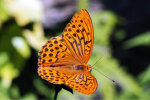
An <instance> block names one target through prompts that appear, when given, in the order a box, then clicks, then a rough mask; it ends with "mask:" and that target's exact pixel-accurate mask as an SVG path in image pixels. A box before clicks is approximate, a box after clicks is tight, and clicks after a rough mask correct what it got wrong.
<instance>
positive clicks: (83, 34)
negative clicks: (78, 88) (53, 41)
mask: <svg viewBox="0 0 150 100" xmlns="http://www.w3.org/2000/svg"><path fill="white" fill-rule="evenodd" d="M62 36H63V39H64V40H65V42H66V45H67V47H68V49H69V50H70V52H71V53H72V54H73V55H74V57H75V58H76V59H79V61H80V63H87V62H88V60H89V58H90V56H91V53H92V48H93V41H94V38H93V37H94V34H93V26H92V21H91V18H90V15H89V14H88V12H87V11H86V10H80V15H79V14H78V13H76V14H75V15H74V16H73V18H72V19H71V21H70V23H68V24H67V26H66V27H65V29H64V31H63V35H62Z"/></svg>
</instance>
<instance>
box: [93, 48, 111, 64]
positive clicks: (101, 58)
mask: <svg viewBox="0 0 150 100" xmlns="http://www.w3.org/2000/svg"><path fill="white" fill-rule="evenodd" d="M108 51H109V49H107V50H106V51H105V52H104V54H103V55H102V56H101V57H100V58H99V59H98V60H97V61H96V62H95V63H94V64H93V67H94V66H95V65H96V64H97V63H98V62H99V61H100V60H101V61H102V58H104V56H105V55H106V54H107V53H108Z"/></svg>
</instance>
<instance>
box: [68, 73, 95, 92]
mask: <svg viewBox="0 0 150 100" xmlns="http://www.w3.org/2000/svg"><path fill="white" fill-rule="evenodd" d="M65 84H66V85H67V86H69V87H70V88H72V89H74V90H76V91H78V92H81V93H84V94H92V93H93V92H95V91H96V89H97V81H96V79H95V77H94V76H93V75H92V74H91V73H89V72H82V73H77V74H74V75H73V76H72V77H70V78H69V79H68V80H67V81H66V82H65Z"/></svg>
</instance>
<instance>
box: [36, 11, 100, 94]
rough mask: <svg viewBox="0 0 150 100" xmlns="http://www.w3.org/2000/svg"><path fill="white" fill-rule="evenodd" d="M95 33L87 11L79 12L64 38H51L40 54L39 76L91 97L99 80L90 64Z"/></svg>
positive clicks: (69, 25)
mask: <svg viewBox="0 0 150 100" xmlns="http://www.w3.org/2000/svg"><path fill="white" fill-rule="evenodd" d="M93 41H94V34H93V26H92V21H91V18H90V16H89V14H88V12H87V11H86V10H80V15H79V14H78V13H76V14H75V15H74V16H73V18H72V20H71V21H70V23H68V24H67V26H66V27H65V29H64V31H63V34H62V36H57V37H52V38H50V39H49V40H48V41H47V42H46V43H45V45H44V46H43V47H42V49H41V51H40V52H39V53H38V55H39V59H38V66H39V67H38V74H39V76H41V77H42V78H43V79H45V80H47V81H48V82H50V83H53V84H63V85H66V86H68V87H70V88H72V89H74V90H76V91H78V92H81V93H84V94H92V93H93V92H94V91H95V90H96V88H97V81H96V79H95V77H94V76H93V75H92V74H91V73H90V71H91V70H92V66H90V65H88V64H87V62H88V60H89V58H90V56H91V53H92V48H93Z"/></svg>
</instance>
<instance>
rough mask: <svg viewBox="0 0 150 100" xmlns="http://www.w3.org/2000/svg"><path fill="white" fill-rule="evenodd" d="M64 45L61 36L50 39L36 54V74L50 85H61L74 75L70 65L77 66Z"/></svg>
mask: <svg viewBox="0 0 150 100" xmlns="http://www.w3.org/2000/svg"><path fill="white" fill-rule="evenodd" d="M64 44H65V43H64V41H63V39H62V37H61V36H57V37H52V38H51V39H50V40H48V41H47V43H46V44H45V45H44V46H43V47H42V49H41V51H40V52H39V54H38V55H39V59H38V65H39V68H38V74H39V75H40V76H41V77H42V78H43V79H45V80H47V81H49V82H51V83H55V84H63V83H64V81H65V80H67V79H68V78H69V77H71V76H72V75H73V74H74V73H75V71H72V72H70V71H71V70H72V68H73V67H72V65H75V64H79V62H78V60H76V59H75V58H74V57H73V55H72V54H71V52H70V51H69V50H68V48H67V47H66V46H65V45H64ZM63 69H64V70H63Z"/></svg>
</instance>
